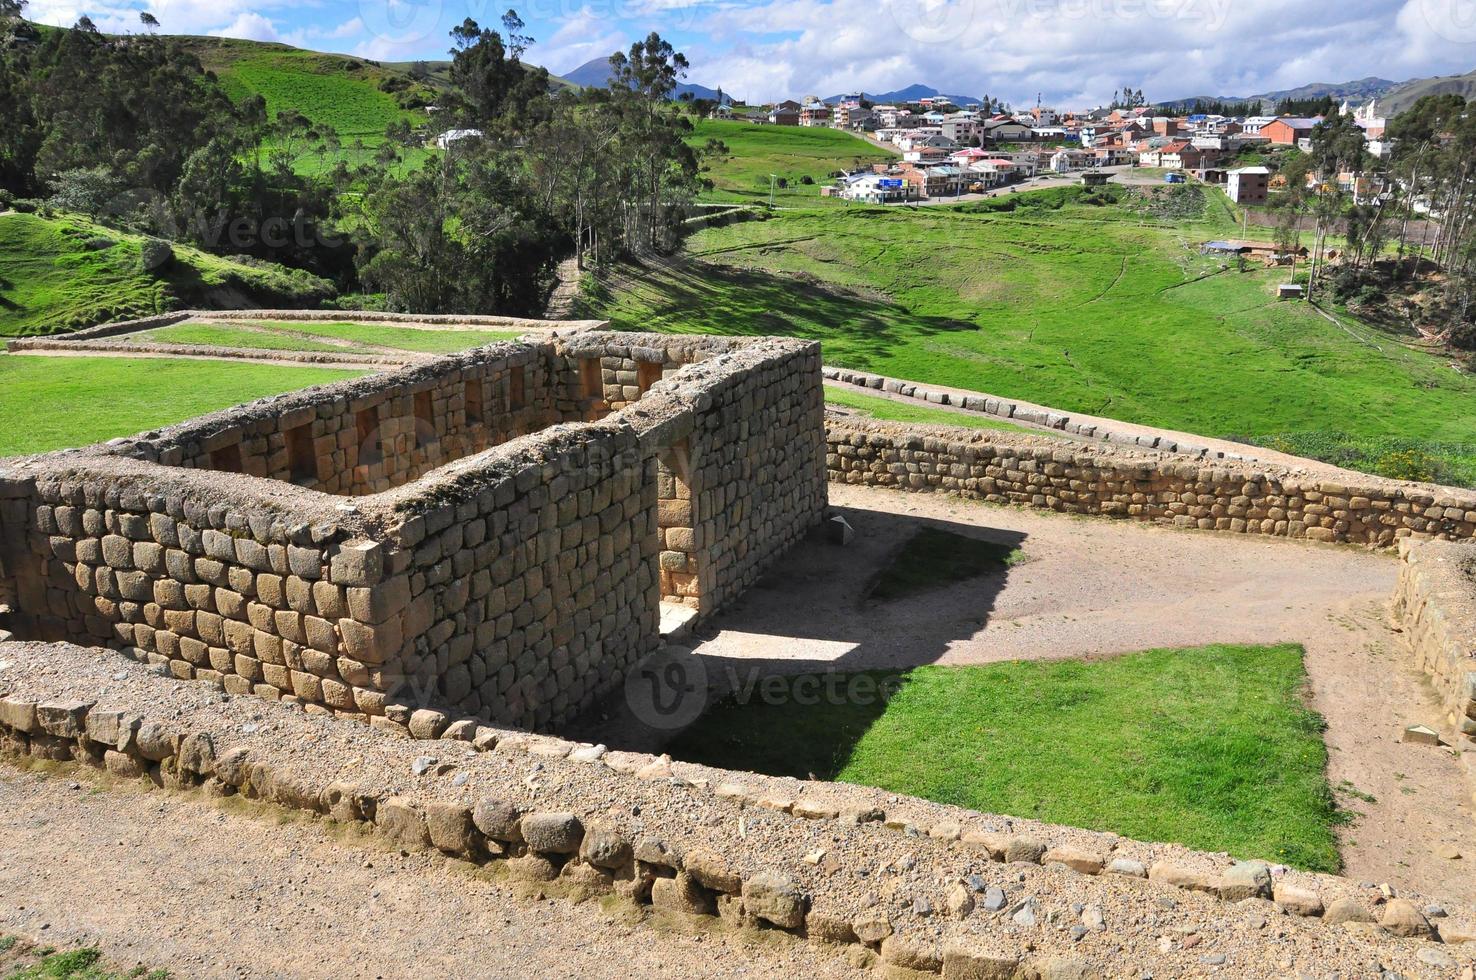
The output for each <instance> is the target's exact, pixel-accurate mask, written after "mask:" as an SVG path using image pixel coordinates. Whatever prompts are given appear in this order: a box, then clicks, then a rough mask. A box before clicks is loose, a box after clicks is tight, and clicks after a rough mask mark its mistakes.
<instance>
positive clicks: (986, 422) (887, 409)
mask: <svg viewBox="0 0 1476 980" xmlns="http://www.w3.org/2000/svg"><path fill="white" fill-rule="evenodd" d="M825 403H826V404H827V405H836V406H839V407H841V408H849V409H852V410H854V411H857V412H861V413H863V414H865V415H868V416H870V417H871V418H874V419H877V420H878V421H882V422H911V423H916V424H918V425H952V426H956V427H958V428H964V429H987V430H991V431H995V432H1016V433H1028V434H1030V435H1033V436H1046V437H1047V438H1055V439H1060V438H1064V437H1062V436H1059V435H1054V434H1053V433H1050V432H1047V431H1045V430H1043V429H1028V428H1026V427H1025V426H1023V425H1013V424H1011V423H1009V422H1001V421H999V420H998V419H995V418H991V417H990V416H988V415H979V414H976V413H974V412H950V411H948V410H947V409H944V408H930V407H928V406H927V405H919V404H916V403H914V402H894V401H892V400H891V399H889V398H878V397H877V396H876V395H864V394H858V393H857V391H855V390H852V389H846V388H836V387H832V386H830V385H826V387H825Z"/></svg>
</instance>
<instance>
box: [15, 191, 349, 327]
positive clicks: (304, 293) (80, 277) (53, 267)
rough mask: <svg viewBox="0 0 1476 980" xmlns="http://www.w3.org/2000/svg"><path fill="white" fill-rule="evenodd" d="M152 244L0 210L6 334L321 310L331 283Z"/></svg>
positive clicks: (77, 223) (78, 223)
mask: <svg viewBox="0 0 1476 980" xmlns="http://www.w3.org/2000/svg"><path fill="white" fill-rule="evenodd" d="M146 247H150V246H149V245H148V240H147V239H145V238H143V237H141V236H138V235H129V234H125V233H122V232H118V231H115V230H113V229H110V228H105V227H103V226H101V225H97V224H94V223H92V222H90V221H87V220H86V219H83V218H79V217H72V216H62V217H43V216H41V215H36V214H18V213H11V214H0V337H6V336H8V337H23V336H31V335H39V334H50V333H59V332H63V331H68V330H76V329H79V328H81V327H88V326H93V325H94V324H98V323H105V322H107V321H109V320H126V319H130V318H133V317H141V316H150V315H152V314H155V313H165V312H168V311H170V310H176V309H186V308H201V309H238V308H250V307H263V306H285V307H293V308H304V307H316V306H318V305H320V304H321V303H322V302H323V301H324V300H326V299H328V298H330V297H332V296H333V294H334V289H333V286H332V284H331V283H329V282H327V281H326V280H323V279H319V278H317V277H316V276H313V275H310V274H308V273H306V272H303V271H301V270H289V269H284V268H283V267H281V266H277V265H272V264H270V263H266V262H260V263H258V262H255V261H251V260H247V259H242V258H224V257H221V256H218V255H212V254H210V253H207V252H202V251H200V250H199V249H195V248H190V247H189V246H186V245H179V244H175V245H174V246H173V247H172V249H173V258H172V259H171V260H169V261H167V262H165V263H163V264H162V265H159V266H158V267H156V268H146V263H145V261H144V252H145V248H146Z"/></svg>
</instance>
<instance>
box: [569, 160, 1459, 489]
mask: <svg viewBox="0 0 1476 980" xmlns="http://www.w3.org/2000/svg"><path fill="white" fill-rule="evenodd" d="M1164 190H1165V191H1168V190H1170V189H1168V188H1165V189H1164ZM1189 190H1191V191H1194V192H1196V193H1198V192H1199V191H1198V189H1197V188H1190V189H1189ZM1109 193H1110V194H1113V195H1116V196H1118V197H1120V198H1121V199H1122V200H1121V203H1109V204H1105V205H1090V204H1085V203H1082V198H1083V196H1084V192H1083V191H1081V190H1080V189H1075V188H1063V189H1059V190H1051V191H1040V192H1035V193H1029V194H1020V195H1015V196H1013V197H1010V198H1002V199H996V200H991V201H987V202H978V203H975V204H965V205H961V206H958V207H930V208H919V209H906V208H888V209H883V208H861V207H851V208H826V209H819V208H817V209H811V210H793V211H785V212H781V213H779V214H777V215H775V216H774V217H773V218H771V219H770V220H768V221H762V222H747V223H743V224H734V225H729V226H727V227H723V228H710V229H705V230H702V231H700V232H697V233H696V234H694V235H693V236H692V237H691V238H689V239H688V242H687V252H686V256H685V261H677V262H674V263H660V264H653V265H651V266H648V267H634V266H630V267H626V268H624V269H622V270H621V274H620V275H617V276H616V277H614V278H613V279H612V284H613V285H612V292H609V293H606V294H605V295H595V296H592V297H590V301H589V302H590V308H589V309H588V310H587V313H588V315H592V316H600V317H607V318H609V319H610V320H611V321H612V323H613V324H614V325H615V326H616V327H617V328H619V329H642V330H652V329H654V330H664V331H671V332H683V333H749V334H770V333H778V334H790V335H795V336H801V337H806V338H812V339H818V340H821V341H822V342H823V343H824V345H825V360H826V363H829V364H837V365H842V366H845V367H851V368H857V369H863V370H870V371H876V372H881V373H886V374H890V375H892V376H895V377H902V378H910V379H913V380H917V381H923V382H932V383H936V384H945V385H951V386H955V387H960V388H969V389H976V390H982V391H987V392H991V393H994V394H998V395H1001V396H1005V397H1016V398H1021V399H1025V400H1029V401H1034V402H1038V403H1041V404H1045V405H1050V406H1053V407H1056V408H1060V409H1064V410H1066V411H1069V412H1084V413H1090V414H1096V415H1105V416H1108V417H1113V418H1120V419H1125V420H1128V421H1133V422H1139V423H1144V424H1148V425H1157V426H1164V427H1168V428H1174V429H1181V430H1186V431H1189V432H1196V433H1201V434H1204V435H1208V436H1225V437H1229V436H1240V437H1249V438H1252V439H1260V438H1270V437H1272V436H1280V437H1284V438H1285V437H1288V434H1297V433H1312V434H1317V433H1328V432H1341V433H1344V434H1346V435H1347V436H1349V437H1351V438H1352V439H1354V440H1379V439H1385V438H1389V437H1396V436H1397V437H1399V438H1403V439H1409V440H1414V441H1417V442H1420V443H1441V444H1445V445H1446V448H1447V450H1449V446H1450V444H1455V446H1456V448H1455V449H1454V450H1451V451H1444V459H1445V461H1446V463H1448V464H1449V465H1447V466H1446V467H1445V469H1444V471H1443V474H1442V475H1443V477H1444V478H1446V479H1451V480H1454V481H1457V482H1467V483H1470V482H1473V481H1476V378H1473V377H1472V376H1470V375H1465V374H1461V373H1459V372H1456V371H1454V370H1452V369H1451V368H1450V367H1449V365H1448V364H1446V363H1445V361H1444V359H1442V358H1439V357H1434V356H1431V355H1430V354H1428V353H1426V352H1424V351H1420V350H1414V349H1410V348H1408V347H1406V346H1405V345H1404V344H1403V343H1401V341H1402V340H1403V338H1400V337H1395V336H1391V335H1388V334H1384V333H1380V332H1379V331H1377V330H1375V329H1374V328H1371V327H1364V326H1361V325H1357V324H1356V323H1354V324H1353V325H1352V326H1351V327H1350V329H1347V330H1345V329H1344V328H1343V327H1342V326H1339V325H1337V324H1333V323H1329V322H1328V321H1327V320H1326V319H1324V318H1323V317H1322V316H1321V315H1320V314H1319V313H1318V311H1317V310H1315V309H1313V308H1311V307H1309V306H1308V305H1307V304H1304V303H1280V302H1277V301H1276V299H1275V296H1274V289H1275V286H1276V284H1277V283H1278V282H1280V281H1282V280H1283V279H1284V278H1285V277H1286V271H1285V270H1265V269H1259V268H1253V269H1252V270H1251V271H1247V272H1239V271H1236V269H1235V268H1234V267H1233V266H1231V267H1230V268H1228V269H1226V270H1222V269H1221V268H1220V265H1221V263H1220V262H1219V260H1217V259H1214V258H1211V257H1205V256H1201V255H1200V254H1199V252H1198V246H1199V244H1200V243H1201V242H1203V241H1205V240H1208V239H1210V238H1215V237H1223V236H1225V235H1227V234H1232V233H1234V232H1235V226H1234V221H1233V216H1232V213H1231V211H1230V210H1229V209H1228V208H1227V207H1225V206H1224V204H1223V197H1222V195H1221V194H1220V192H1219V191H1218V190H1210V191H1208V192H1207V195H1208V202H1207V206H1202V207H1200V208H1198V209H1197V214H1196V215H1194V216H1191V217H1187V218H1186V217H1183V216H1178V217H1175V216H1172V209H1171V208H1168V207H1166V206H1164V205H1163V204H1162V203H1161V202H1158V201H1157V199H1155V203H1152V204H1147V203H1144V202H1143V201H1142V200H1141V198H1140V196H1139V195H1138V194H1137V193H1135V192H1129V191H1126V190H1115V191H1112V192H1109ZM1099 199H1100V196H1099ZM1165 200H1167V198H1165ZM1268 234H1269V232H1268ZM1344 319H1345V321H1346V320H1347V318H1346V317H1345V318H1344Z"/></svg>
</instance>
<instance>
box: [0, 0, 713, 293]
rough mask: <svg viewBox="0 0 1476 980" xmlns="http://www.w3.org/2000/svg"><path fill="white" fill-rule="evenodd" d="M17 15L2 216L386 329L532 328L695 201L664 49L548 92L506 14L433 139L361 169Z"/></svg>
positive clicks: (187, 83)
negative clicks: (370, 318)
mask: <svg viewBox="0 0 1476 980" xmlns="http://www.w3.org/2000/svg"><path fill="white" fill-rule="evenodd" d="M24 8H25V0H0V194H3V195H5V197H6V198H8V199H19V200H21V201H26V200H27V199H33V200H39V201H40V202H41V203H42V204H44V205H45V206H49V207H55V208H57V209H59V210H68V211H78V212H82V213H85V214H89V215H91V216H93V217H94V218H96V219H98V220H100V221H102V222H104V223H108V224H111V225H114V226H117V227H123V228H127V229H131V230H136V231H142V232H145V233H147V234H150V235H156V236H159V237H162V238H168V239H174V240H180V241H189V242H191V243H193V244H196V245H199V246H201V247H204V248H206V249H209V250H213V251H217V252H223V253H233V254H247V255H253V256H256V257H259V258H263V259H270V260H272V261H277V262H282V263H284V264H286V265H289V266H293V267H298V268H304V269H308V270H310V271H312V272H314V273H316V274H318V275H323V276H326V277H328V278H330V279H332V280H334V281H335V283H336V284H337V285H338V287H339V289H340V290H341V291H343V292H345V293H353V292H359V291H368V292H371V293H375V294H383V297H384V299H383V301H384V303H385V304H386V305H388V306H389V307H391V308H393V309H404V310H415V311H419V312H427V313H433V312H508V313H536V312H538V311H540V310H541V308H542V303H543V299H544V297H545V296H546V295H547V291H548V289H549V288H550V287H551V285H552V281H553V271H554V268H555V265H556V263H557V262H558V261H559V260H560V259H561V258H563V257H565V256H570V255H572V256H574V257H576V258H577V259H578V261H579V263H580V265H581V266H584V265H585V264H587V263H604V262H609V261H612V260H614V259H616V258H618V257H620V256H622V255H625V254H629V253H649V252H661V251H666V250H669V249H671V248H673V247H674V246H675V243H676V241H677V234H678V230H679V225H680V220H681V219H682V218H683V217H684V216H685V214H686V206H687V204H689V203H690V201H691V200H692V198H693V197H694V196H695V194H696V192H697V191H698V190H699V189H700V187H701V185H702V178H701V177H700V160H701V157H702V155H703V151H702V150H700V149H699V150H694V149H693V148H692V147H691V146H689V145H688V137H689V136H690V132H691V122H690V120H689V116H688V114H687V113H686V112H684V111H683V110H682V108H681V107H680V106H679V105H678V104H676V103H674V102H673V101H672V95H673V93H674V91H675V89H676V87H677V85H678V83H679V82H680V80H681V79H682V78H683V77H684V76H685V73H686V70H687V61H686V59H685V57H683V56H682V55H681V54H680V53H679V52H677V51H675V50H674V49H673V48H672V46H671V44H670V43H668V42H667V41H665V40H663V39H662V38H661V37H660V36H659V35H657V34H655V33H652V34H651V35H650V36H649V37H647V38H645V39H643V40H641V41H638V42H636V43H635V44H633V45H632V46H631V48H630V50H629V51H628V52H618V53H616V54H615V55H614V56H612V58H611V68H612V75H613V77H612V81H611V84H610V85H609V87H608V88H605V89H594V88H591V89H583V90H579V91H572V90H562V91H558V92H552V91H550V85H549V78H548V75H547V72H546V71H545V70H544V69H541V68H529V67H528V66H526V65H524V64H523V63H522V62H521V60H520V59H521V57H522V55H523V54H524V53H525V51H526V50H527V48H528V46H529V45H531V44H532V43H533V39H532V38H531V37H528V36H527V34H526V33H525V31H524V25H523V22H522V21H521V19H520V18H519V17H518V16H517V14H516V12H514V11H511V10H509V11H508V12H507V14H506V15H505V16H504V17H503V19H502V24H501V27H502V30H501V31H500V32H499V31H496V30H491V29H486V28H483V27H482V26H480V25H479V24H477V23H476V22H475V21H473V20H471V19H468V20H466V21H465V22H464V23H462V24H461V25H459V26H457V27H456V28H455V29H454V30H453V31H452V32H451V40H452V49H451V55H452V62H451V69H450V73H449V74H450V84H449V87H447V88H446V90H445V91H443V92H442V93H440V96H439V98H438V101H439V103H440V104H439V105H438V107H437V108H438V110H439V111H438V112H436V113H435V114H434V116H432V118H433V119H434V120H435V121H436V126H435V127H434V130H433V131H432V132H431V133H429V134H425V133H416V132H414V131H413V130H412V129H411V127H410V126H409V125H408V124H406V123H396V124H393V125H391V126H390V127H389V128H388V130H387V131H386V134H385V140H384V142H383V144H382V145H380V146H379V147H378V148H377V150H376V151H372V152H368V153H366V152H365V148H364V147H363V146H362V145H360V146H355V147H345V146H343V145H342V143H341V142H340V140H339V137H338V134H337V133H336V132H333V131H332V130H331V129H328V128H325V127H318V126H315V125H314V124H313V123H312V121H311V120H309V119H308V118H307V117H305V116H303V115H302V114H301V113H299V112H296V111H286V112H280V113H277V114H276V116H275V117H272V118H269V117H268V113H267V110H266V105H265V102H264V101H263V100H262V99H261V98H260V97H255V98H251V99H247V100H244V101H241V102H232V101H231V99H230V98H229V97H228V96H227V95H226V93H225V90H224V89H223V87H222V86H221V85H220V83H219V80H218V79H216V78H215V77H214V76H213V75H212V74H210V73H208V72H206V71H205V70H204V69H203V67H202V66H201V65H200V63H199V61H198V59H197V58H195V57H194V56H193V55H192V54H191V53H190V52H189V51H188V50H187V49H186V48H185V47H184V46H183V45H181V44H180V43H179V42H178V41H176V40H174V39H171V38H167V37H159V36H156V35H154V34H153V33H151V28H152V27H154V26H157V22H153V23H149V22H148V21H145V22H144V24H143V26H144V27H145V28H146V32H145V33H141V34H138V35H134V34H129V35H123V36H112V35H105V34H102V33H100V32H99V31H98V30H97V29H96V28H95V26H94V25H93V24H92V23H91V22H90V21H88V20H87V19H86V18H83V19H82V20H80V21H79V22H78V23H77V24H76V25H75V26H74V27H72V28H70V29H67V30H55V29H47V28H37V27H36V26H35V25H31V24H29V23H28V22H26V21H25V20H23V19H22V15H23V13H24ZM149 20H150V21H151V20H152V18H151V17H150V18H149ZM441 134H444V136H443V137H442V140H441V143H440V148H439V149H437V150H431V149H428V148H427V146H426V138H427V135H429V137H430V139H431V141H432V142H434V141H435V137H436V136H437V135H441ZM709 149H710V150H712V151H714V152H716V151H719V150H721V149H722V147H721V145H720V144H716V145H713V146H711V147H710V148H709ZM351 151H352V152H351ZM313 157H316V158H317V160H316V166H315V167H313V166H303V165H302V164H303V163H304V161H307V162H313V161H312V158H313ZM0 203H3V202H0ZM266 230H271V231H272V233H270V234H268V233H266Z"/></svg>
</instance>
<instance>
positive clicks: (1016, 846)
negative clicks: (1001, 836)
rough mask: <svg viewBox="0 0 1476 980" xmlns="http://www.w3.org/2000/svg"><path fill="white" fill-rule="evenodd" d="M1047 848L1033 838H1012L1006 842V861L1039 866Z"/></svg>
mask: <svg viewBox="0 0 1476 980" xmlns="http://www.w3.org/2000/svg"><path fill="white" fill-rule="evenodd" d="M1045 852H1046V846H1045V845H1044V844H1042V843H1041V842H1040V841H1038V840H1035V839H1034V838H1032V837H1012V838H1010V839H1009V840H1008V841H1006V842H1005V846H1004V859H1005V860H1006V861H1008V862H1011V863H1013V862H1016V861H1019V862H1023V863H1026V864H1039V863H1040V859H1041V858H1042V857H1044V856H1045Z"/></svg>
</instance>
